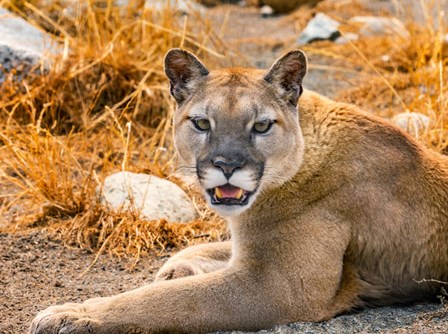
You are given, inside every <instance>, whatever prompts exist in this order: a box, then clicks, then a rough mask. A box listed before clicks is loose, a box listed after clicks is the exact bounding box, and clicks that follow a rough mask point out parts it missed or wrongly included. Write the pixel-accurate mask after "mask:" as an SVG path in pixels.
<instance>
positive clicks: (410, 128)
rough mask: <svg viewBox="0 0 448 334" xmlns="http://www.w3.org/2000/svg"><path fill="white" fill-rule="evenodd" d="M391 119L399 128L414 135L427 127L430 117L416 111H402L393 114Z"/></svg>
mask: <svg viewBox="0 0 448 334" xmlns="http://www.w3.org/2000/svg"><path fill="white" fill-rule="evenodd" d="M391 121H392V123H394V124H395V125H396V126H398V127H399V128H400V129H402V130H404V131H406V132H408V133H409V134H411V135H413V136H415V137H416V136H418V135H419V134H420V133H422V132H423V131H425V130H426V129H427V128H428V126H429V123H430V118H429V117H428V116H426V115H423V114H420V113H417V112H403V113H400V114H397V115H395V116H394V117H393V118H392V119H391Z"/></svg>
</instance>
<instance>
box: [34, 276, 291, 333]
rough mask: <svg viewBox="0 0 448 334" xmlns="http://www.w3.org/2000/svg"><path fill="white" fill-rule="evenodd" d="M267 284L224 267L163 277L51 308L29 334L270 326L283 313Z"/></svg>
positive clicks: (136, 331)
mask: <svg viewBox="0 0 448 334" xmlns="http://www.w3.org/2000/svg"><path fill="white" fill-rule="evenodd" d="M263 291H266V287H258V286H257V282H256V280H254V278H253V277H250V276H249V275H248V274H247V273H243V272H237V271H234V270H231V269H229V270H221V271H218V272H214V273H211V274H204V275H200V276H195V277H186V278H181V279H177V280H170V281H162V282H159V283H156V284H150V285H147V286H144V287H141V288H139V289H136V290H132V291H129V292H126V293H122V294H119V295H116V296H112V297H107V298H96V299H94V300H92V301H86V302H85V303H82V304H73V303H72V304H65V305H61V306H52V307H50V308H48V309H46V310H45V311H43V312H41V313H40V314H39V315H38V316H37V317H36V318H35V319H34V321H33V322H32V325H31V328H30V333H31V334H63V333H77V334H80V333H81V334H83V333H96V334H103V333H104V334H126V333H179V332H181V333H207V332H210V331H215V330H232V329H240V330H244V329H247V330H250V329H258V328H263V327H267V326H271V325H273V324H274V323H277V322H278V320H279V319H282V318H283V317H285V314H283V311H282V310H285V307H282V305H279V303H282V302H283V300H284V298H281V296H278V299H277V300H272V297H273V296H272V295H271V294H270V293H266V294H264V293H263Z"/></svg>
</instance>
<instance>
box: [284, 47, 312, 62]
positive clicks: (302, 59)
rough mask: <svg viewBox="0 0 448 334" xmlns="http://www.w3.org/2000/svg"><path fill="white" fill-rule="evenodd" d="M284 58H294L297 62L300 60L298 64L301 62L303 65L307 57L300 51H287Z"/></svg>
mask: <svg viewBox="0 0 448 334" xmlns="http://www.w3.org/2000/svg"><path fill="white" fill-rule="evenodd" d="M285 57H295V58H297V59H298V60H300V62H302V63H305V64H306V63H308V59H307V56H306V54H305V52H303V51H302V50H300V49H296V50H292V51H289V52H288V53H287V54H286V55H285Z"/></svg>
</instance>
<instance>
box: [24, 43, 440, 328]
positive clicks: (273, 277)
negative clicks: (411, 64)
mask: <svg viewBox="0 0 448 334" xmlns="http://www.w3.org/2000/svg"><path fill="white" fill-rule="evenodd" d="M306 68H307V63H306V58H305V55H304V54H303V53H302V52H301V51H298V50H296V51H291V52H289V53H287V54H286V55H284V56H283V57H281V58H280V59H279V60H277V61H276V62H275V63H274V64H273V66H272V67H271V69H270V70H268V71H267V72H264V71H259V70H254V69H241V68H231V69H223V70H214V71H209V70H208V69H207V68H206V67H205V66H204V65H203V64H202V63H201V62H200V61H199V60H198V59H197V58H196V57H195V56H194V55H192V54H191V53H189V52H187V51H183V50H180V49H173V50H171V51H169V52H168V54H167V55H166V58H165V71H166V74H167V76H168V78H169V80H170V83H171V93H172V95H173V97H174V98H175V100H176V101H177V104H178V108H177V111H176V113H175V116H174V130H175V132H174V138H175V144H176V149H177V151H178V155H179V160H180V168H181V169H182V168H184V169H185V170H187V171H193V174H194V176H195V177H196V179H197V182H198V184H199V185H200V186H201V188H202V189H203V194H204V196H205V198H206V199H207V201H208V203H209V205H210V207H211V208H213V209H214V210H216V211H217V212H218V213H220V214H221V215H223V216H225V217H227V218H228V221H229V227H230V231H231V234H232V237H231V241H230V242H219V243H210V244H203V245H200V246H195V247H191V248H188V249H186V250H184V251H182V252H180V253H178V254H177V255H176V256H174V257H173V258H171V259H170V260H169V261H168V262H167V263H166V264H165V265H164V266H163V267H162V269H161V270H160V272H159V273H158V275H157V278H156V282H155V283H153V284H150V285H147V286H143V287H141V288H138V289H136V290H132V291H129V292H125V293H122V294H119V295H115V296H111V297H105V298H94V299H90V300H87V301H85V302H84V303H81V304H75V303H72V304H64V305H60V306H52V307H50V308H48V309H46V310H44V311H43V312H41V313H39V314H38V315H37V317H36V318H35V319H34V321H33V322H32V324H31V328H30V333H32V334H37V333H39V334H43V333H45V334H52V333H55V334H56V333H100V334H115V333H116V334H118V333H120V334H122V333H206V332H211V331H216V330H256V329H261V328H267V327H270V326H273V325H275V324H284V323H288V322H294V321H322V320H325V319H329V318H331V317H334V316H336V315H338V314H340V313H343V312H347V311H350V310H352V309H354V308H361V307H367V306H381V305H389V304H394V303H409V302H414V301H419V300H427V299H434V298H435V296H436V295H437V293H438V292H439V291H440V288H441V287H442V286H443V282H444V281H448V158H447V157H444V156H442V155H439V154H437V153H435V152H432V151H430V150H428V149H426V148H424V147H422V146H421V145H420V144H418V143H417V142H416V141H415V140H414V139H413V138H411V137H410V136H409V135H407V134H405V133H403V132H402V131H401V130H399V129H397V128H396V127H394V126H393V125H391V124H389V123H388V122H386V121H385V120H382V119H380V118H377V117H374V116H372V115H370V114H367V113H365V112H362V111H360V110H358V109H357V108H356V107H354V106H351V105H347V104H343V103H337V102H333V101H331V100H329V99H327V98H325V97H322V96H320V95H318V94H316V93H312V92H310V91H306V90H305V91H304V90H303V89H302V79H303V77H304V76H305V73H306ZM298 101H299V102H298Z"/></svg>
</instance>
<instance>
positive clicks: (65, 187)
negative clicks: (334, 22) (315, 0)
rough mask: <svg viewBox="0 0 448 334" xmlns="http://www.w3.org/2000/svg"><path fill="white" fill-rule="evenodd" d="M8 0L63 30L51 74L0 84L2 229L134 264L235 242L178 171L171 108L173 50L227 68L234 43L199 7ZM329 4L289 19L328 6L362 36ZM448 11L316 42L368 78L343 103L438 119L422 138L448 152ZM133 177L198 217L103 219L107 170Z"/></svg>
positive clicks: (343, 10)
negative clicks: (171, 190) (35, 232)
mask: <svg viewBox="0 0 448 334" xmlns="http://www.w3.org/2000/svg"><path fill="white" fill-rule="evenodd" d="M0 3H1V4H2V5H4V6H6V7H8V8H10V9H11V10H13V11H14V12H16V13H19V14H20V15H22V16H23V17H25V18H26V19H27V20H28V21H30V22H32V23H33V24H35V25H37V26H39V27H41V28H42V29H43V30H45V31H47V32H49V33H50V34H52V35H53V37H54V38H55V39H56V40H57V41H58V42H59V45H60V46H61V48H62V50H63V52H61V54H60V55H59V56H55V57H53V59H52V63H51V66H49V67H48V68H46V69H43V72H44V74H43V75H39V74H38V73H37V72H32V73H31V74H29V75H27V76H26V77H24V78H22V79H21V80H19V81H17V80H14V76H15V73H8V77H7V80H5V82H3V83H1V85H0V92H1V94H0V161H1V165H0V166H1V169H0V173H1V174H0V177H1V181H0V182H1V183H0V190H1V192H0V196H1V197H0V205H1V208H0V213H1V215H2V217H4V218H3V219H4V221H8V224H6V225H3V227H2V228H1V229H3V230H7V231H11V230H16V229H23V228H39V229H42V228H45V229H47V230H48V231H50V232H51V233H53V234H54V235H55V236H57V237H58V238H61V239H63V240H64V241H65V242H66V243H68V244H74V245H76V246H79V247H83V248H87V249H91V250H98V249H100V250H101V251H108V252H110V253H113V254H117V255H123V254H132V255H135V256H137V257H138V255H139V254H140V253H141V252H145V251H156V252H161V251H164V250H166V249H167V248H171V247H175V246H181V245H185V244H189V243H194V242H196V241H198V240H199V241H203V240H218V239H222V238H225V237H226V232H225V228H224V225H223V223H222V221H221V220H220V219H219V218H217V217H216V216H215V215H214V214H213V213H212V212H210V211H209V210H208V209H207V208H206V206H205V204H204V202H203V200H202V199H201V197H200V196H198V194H197V192H195V190H194V189H191V188H189V187H188V186H187V185H185V184H182V183H181V182H180V181H179V180H177V179H176V178H175V177H173V173H174V172H175V170H174V169H173V168H174V167H173V166H174V165H175V164H174V160H175V157H173V147H172V142H171V130H172V129H171V123H170V119H171V113H172V110H173V104H172V101H171V100H170V98H169V93H168V90H167V82H166V81H165V78H164V75H163V69H162V58H163V55H164V54H165V52H166V51H167V50H168V49H169V48H171V47H179V46H180V47H187V48H189V49H190V50H192V51H194V52H196V53H197V54H199V56H201V58H206V59H207V63H208V64H213V63H214V64H218V63H222V62H223V60H224V61H225V59H226V57H225V56H226V52H227V50H226V47H225V45H224V44H223V43H222V42H221V41H220V40H219V38H218V37H217V35H216V34H215V33H214V32H213V30H212V29H211V25H210V22H208V21H207V20H206V19H204V18H203V17H202V16H201V15H199V14H195V13H194V12H193V13H192V14H190V15H189V16H180V15H178V13H176V11H175V9H173V8H170V7H169V6H166V7H164V8H161V9H160V8H159V9H157V10H151V9H147V8H144V6H143V1H129V5H128V6H127V7H116V6H112V1H93V0H81V1H77V2H72V3H74V4H73V5H72V7H70V9H67V8H65V7H63V6H62V1H44V0H39V1H13V0H10V1H0ZM330 3H331V5H329V4H328V3H327V2H326V1H324V2H322V3H321V4H319V5H318V6H317V7H316V8H313V9H301V10H299V11H298V12H296V13H294V14H291V15H290V16H288V17H286V18H285V20H284V22H283V23H284V24H291V23H294V24H296V25H297V27H298V28H297V29H300V28H301V27H303V26H304V22H302V21H303V20H304V18H309V17H311V15H312V14H313V13H314V12H316V11H324V12H327V13H329V14H330V15H332V16H333V17H335V18H336V19H339V20H342V21H345V22H347V23H346V24H344V25H343V27H342V31H343V33H344V32H345V33H348V32H350V31H353V29H355V28H356V27H353V26H351V25H350V24H349V23H348V19H349V18H350V17H351V16H354V15H363V14H367V13H368V12H367V11H366V10H365V9H363V8H362V7H361V6H360V5H357V4H356V3H355V4H353V2H349V4H348V5H347V4H346V5H341V4H338V2H337V1H331V2H330ZM343 3H347V2H343ZM444 3H445V2H444V0H440V1H439V2H434V3H429V1H426V2H425V1H421V5H422V8H423V9H424V11H425V13H429V12H431V11H432V10H433V9H434V8H436V7H434V6H437V4H438V5H439V6H440V8H438V13H439V14H438V19H436V20H434V19H433V16H431V15H426V16H425V22H424V23H423V24H418V23H415V22H405V25H406V27H407V29H408V31H409V33H410V36H408V38H406V39H404V38H403V37H400V36H397V35H385V36H380V37H371V38H368V37H365V38H361V39H360V40H358V41H354V42H350V43H349V44H345V45H338V44H335V43H331V42H318V43H314V44H312V45H310V46H307V47H306V48H305V50H306V51H307V52H309V53H314V54H319V55H322V56H325V57H330V58H331V59H334V60H335V61H336V62H338V63H339V64H342V65H340V68H339V70H342V72H343V70H347V71H352V72H353V71H356V73H358V74H359V75H356V77H357V78H356V80H357V84H356V87H355V88H352V89H350V90H349V91H346V92H343V93H342V94H341V95H340V97H339V99H341V100H345V101H348V102H353V103H355V104H357V105H360V106H363V107H364V108H366V109H368V110H372V111H373V112H375V113H377V114H379V115H381V116H385V117H390V116H392V115H393V114H395V113H398V112H403V111H417V112H420V113H423V114H426V115H428V116H429V117H430V118H431V120H432V122H431V126H430V127H429V128H428V129H427V130H426V131H425V132H424V133H422V134H421V136H420V137H419V140H421V141H422V142H423V143H424V144H426V145H427V146H429V147H432V148H434V149H436V150H438V151H441V152H446V148H447V147H448V136H447V133H446V132H447V130H448V119H447V112H448V85H447V84H446V78H447V75H448V72H447V67H448V66H447V65H448V46H447V41H446V39H447V34H448V31H447V26H446V17H444V16H443V15H446V14H444V13H443V10H442V8H444V7H442V6H443V4H444ZM445 8H446V7H445ZM436 9H437V8H436ZM307 13H308V14H307ZM307 15H308V16H307ZM41 70H42V69H41ZM123 169H125V170H131V171H137V172H151V173H153V174H155V175H158V176H161V177H165V178H170V179H172V180H173V181H174V182H177V183H179V184H181V185H182V186H183V187H184V189H186V190H187V192H188V193H189V194H190V195H191V197H192V198H193V200H194V202H195V203H196V205H197V208H198V211H199V212H200V215H201V220H198V221H193V222H190V223H188V224H173V223H168V222H165V221H157V222H142V221H140V220H139V219H138V218H137V214H136V213H135V212H125V213H111V212H106V211H104V210H103V209H102V208H101V207H100V206H99V205H98V204H97V191H96V189H97V187H98V186H99V185H100V184H101V182H102V180H103V179H104V177H105V176H107V175H108V174H110V173H112V172H115V171H119V170H123Z"/></svg>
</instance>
